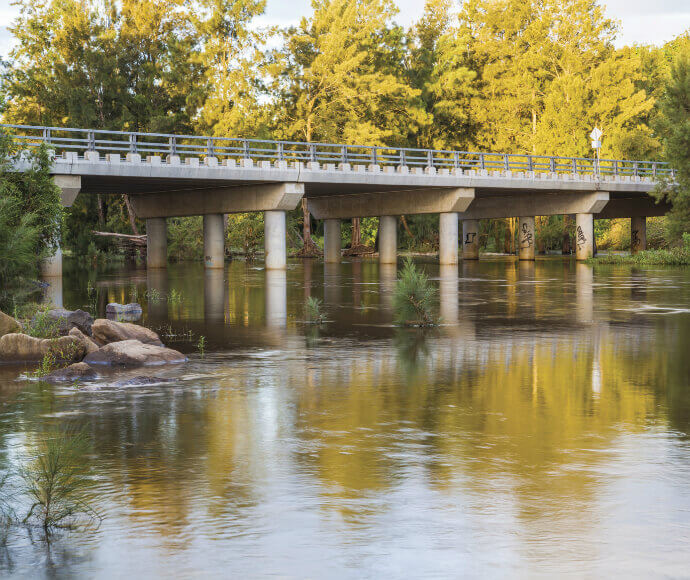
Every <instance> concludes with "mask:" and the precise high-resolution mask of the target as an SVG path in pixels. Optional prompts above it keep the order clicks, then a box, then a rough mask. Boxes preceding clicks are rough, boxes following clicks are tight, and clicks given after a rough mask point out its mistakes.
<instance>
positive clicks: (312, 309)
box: [305, 296, 326, 324]
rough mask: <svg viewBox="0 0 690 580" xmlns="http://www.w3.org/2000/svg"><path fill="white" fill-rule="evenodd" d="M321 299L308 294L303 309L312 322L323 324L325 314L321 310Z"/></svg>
mask: <svg viewBox="0 0 690 580" xmlns="http://www.w3.org/2000/svg"><path fill="white" fill-rule="evenodd" d="M322 304H323V303H322V302H321V300H319V299H318V298H314V297H313V296H309V297H308V298H307V302H306V304H305V310H306V314H307V320H308V321H309V322H311V323H312V324H323V323H324V322H325V321H326V315H325V314H324V312H323V311H322V310H321V306H322Z"/></svg>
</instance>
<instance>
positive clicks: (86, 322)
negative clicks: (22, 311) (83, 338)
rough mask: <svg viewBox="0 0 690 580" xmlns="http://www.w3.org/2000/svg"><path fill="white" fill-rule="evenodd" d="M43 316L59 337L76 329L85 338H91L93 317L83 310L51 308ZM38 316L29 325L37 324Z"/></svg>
mask: <svg viewBox="0 0 690 580" xmlns="http://www.w3.org/2000/svg"><path fill="white" fill-rule="evenodd" d="M44 316H45V317H46V318H47V319H48V320H49V321H51V322H52V324H54V325H55V326H56V327H57V333H58V334H59V335H60V336H67V335H68V334H69V331H70V330H72V329H73V328H78V329H79V330H81V331H82V332H83V333H84V334H86V335H87V336H91V325H92V324H93V317H92V316H91V315H90V314H89V313H88V312H84V311H83V310H65V309H64V308H53V309H52V310H48V311H46V312H45V314H44ZM37 319H38V315H36V316H34V317H33V319H32V320H31V323H32V324H33V325H35V324H36V323H37Z"/></svg>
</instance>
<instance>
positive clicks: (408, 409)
mask: <svg viewBox="0 0 690 580" xmlns="http://www.w3.org/2000/svg"><path fill="white" fill-rule="evenodd" d="M68 266H70V265H69V264H68ZM422 266H423V267H424V268H425V270H426V271H427V272H428V274H429V276H430V278H431V279H432V281H433V283H434V285H436V286H437V287H438V289H439V296H438V310H439V312H440V315H441V316H442V325H441V326H440V327H439V328H438V329H434V330H431V331H426V332H422V331H419V330H401V329H396V328H395V327H394V326H393V324H392V320H393V313H392V311H391V297H392V289H393V286H394V281H395V269H394V268H383V267H381V266H379V265H378V264H377V263H376V262H375V261H362V262H359V261H354V262H346V263H343V264H340V265H326V266H324V264H322V263H320V262H310V261H306V262H297V261H295V262H291V263H290V265H289V269H288V271H287V273H272V272H268V273H267V272H265V271H264V270H263V268H262V267H261V264H260V263H257V264H255V265H251V264H250V265H247V264H245V263H242V262H235V263H232V264H229V265H227V267H226V270H225V271H224V272H222V271H221V272H207V273H205V272H204V270H203V268H202V267H201V266H199V265H196V264H191V265H190V264H183V265H175V266H171V267H170V268H169V269H168V271H159V272H149V273H148V274H147V272H146V270H145V269H124V268H120V269H110V270H104V271H101V272H95V271H86V270H80V269H78V268H77V266H76V264H71V267H68V268H67V274H66V275H65V278H64V280H63V284H62V291H61V294H62V300H63V302H64V305H65V307H67V308H77V307H82V308H86V307H94V308H97V309H98V310H99V311H100V312H101V313H102V312H103V311H104V308H105V304H106V303H107V302H110V301H117V302H128V301H130V300H137V301H139V302H141V303H142V306H143V307H144V323H145V324H147V325H149V326H151V327H152V328H155V329H156V330H158V331H159V332H160V333H161V334H162V335H163V336H164V340H165V342H166V343H168V344H169V345H170V346H173V347H174V348H177V349H179V350H182V351H184V352H186V353H188V354H189V357H190V362H189V363H188V364H186V365H183V366H176V367H170V368H162V367H158V368H148V369H145V370H143V371H142V370H136V371H127V372H124V373H123V372H119V373H109V372H105V371H104V373H103V376H102V377H101V378H99V379H98V380H97V381H95V382H94V383H92V384H89V385H81V386H79V385H75V386H71V385H65V386H57V387H54V386H48V385H45V384H43V383H37V382H31V383H27V382H22V381H17V380H16V377H17V374H18V373H19V372H20V370H21V369H18V368H16V367H0V402H1V406H0V461H2V465H5V466H7V465H10V464H14V463H16V462H17V461H18V460H21V458H22V457H23V456H25V455H26V453H27V452H28V451H29V450H30V449H31V446H32V445H33V444H34V442H35V440H36V436H37V434H38V433H41V432H44V431H46V430H49V429H51V428H53V427H56V426H61V425H66V424H70V425H77V426H79V427H81V428H83V429H84V430H85V431H86V433H87V434H88V436H89V438H90V440H91V443H92V450H91V453H90V454H89V456H88V458H87V459H86V461H88V463H89V465H90V467H91V468H92V470H93V474H94V478H95V481H94V495H95V497H96V498H97V499H98V505H99V507H100V509H101V511H102V512H103V514H104V515H105V519H104V520H103V523H102V525H101V527H100V528H99V529H98V530H97V531H95V532H93V531H90V532H85V531H81V532H72V533H66V534H61V535H59V536H58V537H56V538H54V539H53V541H52V542H51V543H50V544H49V545H48V544H46V543H45V542H44V541H42V540H41V539H40V538H38V537H35V536H36V534H33V536H34V537H32V535H31V534H29V532H27V531H26V530H24V529H23V528H19V529H16V530H14V531H13V532H12V533H11V534H10V537H9V540H8V545H7V548H6V550H4V552H3V553H2V555H1V557H0V570H1V572H0V573H2V575H12V576H17V577H29V576H30V577H41V576H56V575H57V576H60V577H66V576H73V577H83V578H92V577H101V578H104V577H130V578H138V577H152V576H163V577H223V578H228V577H239V578H264V577H281V578H283V577H285V578H307V577H310V578H403V577H405V578H409V577H424V578H448V577H461V576H470V577H486V576H502V577H504V576H510V577H512V576H519V577H533V576H548V577H553V576H556V575H563V574H565V575H571V576H576V577H582V576H592V577H601V576H606V575H610V574H613V573H616V574H618V575H626V576H634V577H639V576H645V577H649V576H664V577H668V576H671V577H679V576H685V575H687V574H688V570H690V443H689V439H688V433H689V432H690V348H689V345H690V270H687V269H673V268H656V269H655V268H649V269H645V270H636V269H631V268H624V267H602V268H599V267H597V268H596V269H594V270H593V269H592V268H591V267H590V266H586V265H576V264H575V262H573V261H571V260H562V259H560V258H559V259H543V260H538V261H537V262H536V264H532V263H518V262H515V261H512V260H489V261H481V262H479V263H466V264H462V263H461V264H460V266H459V267H458V268H453V267H451V268H447V267H443V268H440V267H439V266H438V265H437V264H434V263H423V264H422ZM53 290H55V289H53ZM58 290H59V289H58ZM176 295H179V296H181V299H175V298H173V299H170V298H169V299H168V300H166V299H165V297H166V296H167V297H171V296H172V297H175V296H176ZM308 296H314V297H317V298H320V299H322V300H323V302H324V309H325V311H326V313H327V317H328V319H329V322H328V323H327V324H325V325H323V326H321V327H315V326H314V325H309V324H306V323H305V313H304V304H305V300H306V298H307V297H308ZM200 336H204V337H205V344H206V352H205V356H204V357H202V356H201V355H200V354H199V353H198V350H197V343H198V340H199V337H200ZM141 374H148V375H151V376H157V377H161V378H165V379H172V380H171V382H166V383H162V384H158V385H150V386H143V387H141V386H140V387H122V386H117V384H116V383H118V381H122V380H123V379H124V378H127V377H131V376H134V375H141Z"/></svg>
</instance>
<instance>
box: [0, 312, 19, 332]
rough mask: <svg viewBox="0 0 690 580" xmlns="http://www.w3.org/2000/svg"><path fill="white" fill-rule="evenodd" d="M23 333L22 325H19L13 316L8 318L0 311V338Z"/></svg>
mask: <svg viewBox="0 0 690 580" xmlns="http://www.w3.org/2000/svg"><path fill="white" fill-rule="evenodd" d="M21 331H22V325H21V324H19V322H17V321H16V320H15V319H14V318H12V317H11V316H8V315H7V314H5V313H4V312H2V311H0V336H5V335H6V334H12V333H15V332H21Z"/></svg>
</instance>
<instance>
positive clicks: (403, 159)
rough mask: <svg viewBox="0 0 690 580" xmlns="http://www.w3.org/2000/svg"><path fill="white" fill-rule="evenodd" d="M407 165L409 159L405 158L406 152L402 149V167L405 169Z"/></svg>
mask: <svg viewBox="0 0 690 580" xmlns="http://www.w3.org/2000/svg"><path fill="white" fill-rule="evenodd" d="M406 163H407V159H406V158H405V150H404V149H401V150H400V167H405V165H406Z"/></svg>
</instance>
